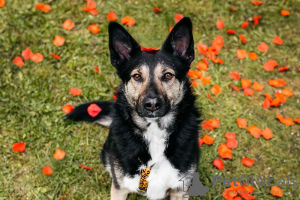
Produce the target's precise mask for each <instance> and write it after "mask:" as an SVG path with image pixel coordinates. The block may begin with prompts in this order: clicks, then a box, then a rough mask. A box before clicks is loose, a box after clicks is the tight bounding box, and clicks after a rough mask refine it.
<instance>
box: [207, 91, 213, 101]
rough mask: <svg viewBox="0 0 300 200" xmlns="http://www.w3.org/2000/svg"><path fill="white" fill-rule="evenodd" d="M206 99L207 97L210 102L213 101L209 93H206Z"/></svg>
mask: <svg viewBox="0 0 300 200" xmlns="http://www.w3.org/2000/svg"><path fill="white" fill-rule="evenodd" d="M207 97H208V98H209V99H210V100H212V101H214V100H215V99H214V98H212V97H211V96H210V94H209V93H207Z"/></svg>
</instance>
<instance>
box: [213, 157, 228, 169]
mask: <svg viewBox="0 0 300 200" xmlns="http://www.w3.org/2000/svg"><path fill="white" fill-rule="evenodd" d="M213 165H214V166H215V167H216V168H217V169H219V170H222V169H224V168H225V166H224V163H223V160H222V159H221V158H218V159H215V160H214V161H213Z"/></svg>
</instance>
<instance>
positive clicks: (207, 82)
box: [201, 76, 211, 85]
mask: <svg viewBox="0 0 300 200" xmlns="http://www.w3.org/2000/svg"><path fill="white" fill-rule="evenodd" d="M201 80H202V83H203V85H206V84H210V80H211V76H202V78H201Z"/></svg>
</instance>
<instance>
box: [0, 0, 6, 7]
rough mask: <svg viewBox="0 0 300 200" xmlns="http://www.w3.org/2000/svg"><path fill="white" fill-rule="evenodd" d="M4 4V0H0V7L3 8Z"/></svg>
mask: <svg viewBox="0 0 300 200" xmlns="http://www.w3.org/2000/svg"><path fill="white" fill-rule="evenodd" d="M4 6H5V0H0V8H3V7H4Z"/></svg>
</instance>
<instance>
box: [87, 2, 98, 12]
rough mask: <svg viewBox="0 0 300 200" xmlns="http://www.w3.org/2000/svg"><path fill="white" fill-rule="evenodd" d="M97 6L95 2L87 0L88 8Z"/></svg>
mask: <svg viewBox="0 0 300 200" xmlns="http://www.w3.org/2000/svg"><path fill="white" fill-rule="evenodd" d="M96 7H97V3H96V2H95V1H92V0H87V8H88V9H89V11H90V10H95V9H96Z"/></svg>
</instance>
